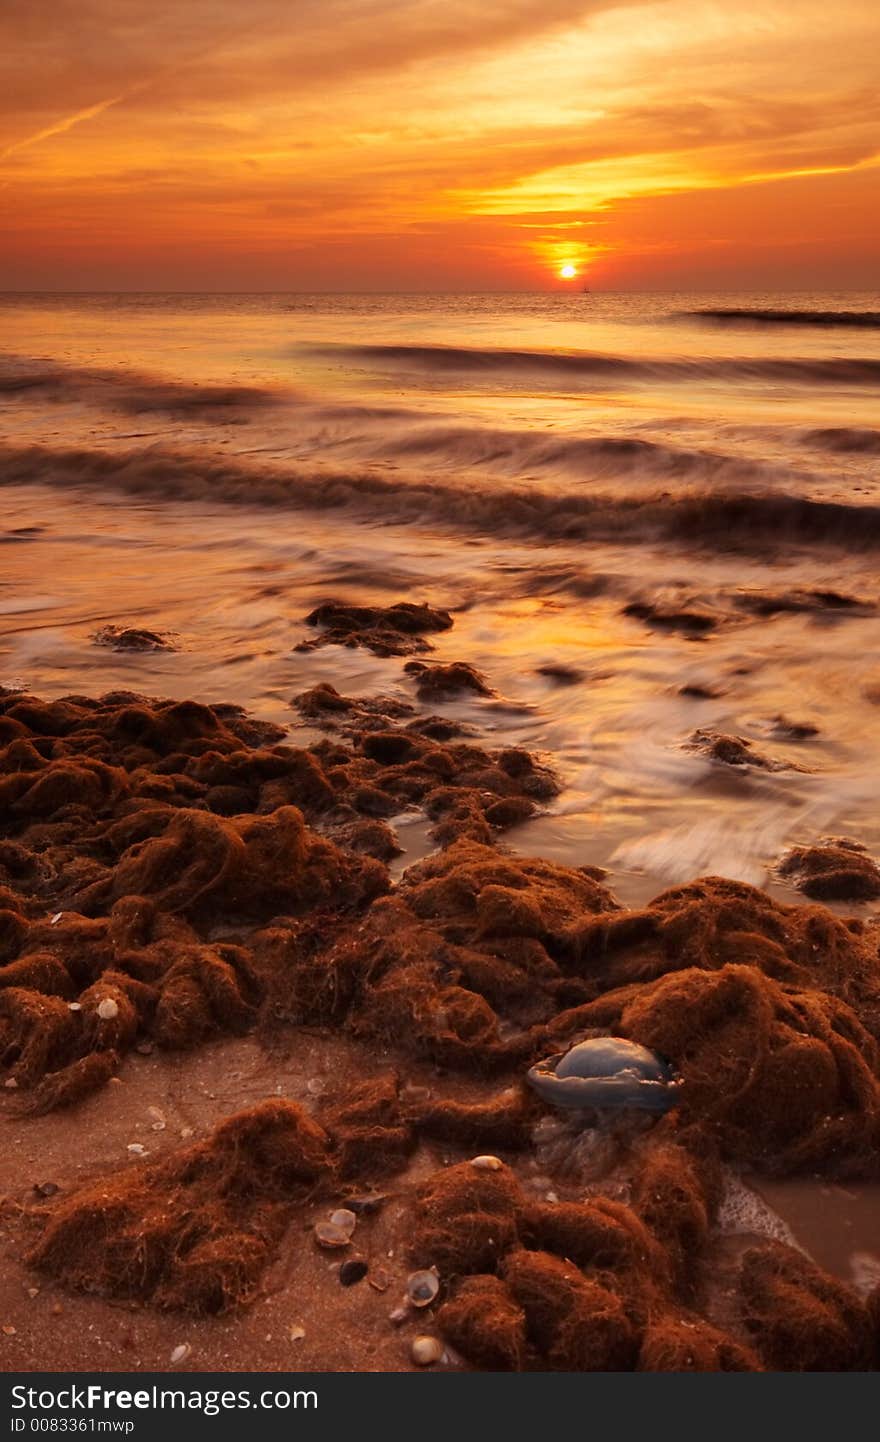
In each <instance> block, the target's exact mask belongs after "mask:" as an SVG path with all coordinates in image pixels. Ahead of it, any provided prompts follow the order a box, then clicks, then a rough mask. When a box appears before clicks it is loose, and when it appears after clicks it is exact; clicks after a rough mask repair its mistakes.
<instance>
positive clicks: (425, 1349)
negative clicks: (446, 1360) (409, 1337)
mask: <svg viewBox="0 0 880 1442" xmlns="http://www.w3.org/2000/svg"><path fill="white" fill-rule="evenodd" d="M410 1356H411V1357H412V1359H413V1361H414V1362H415V1364H416V1366H417V1367H432V1366H433V1365H434V1363H435V1362H439V1361H440V1359H441V1357H442V1356H443V1344H442V1342H438V1340H437V1338H436V1337H427V1336H426V1337H414V1338H413V1342H412V1346H411V1347H410Z"/></svg>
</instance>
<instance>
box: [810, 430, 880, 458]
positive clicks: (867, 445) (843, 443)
mask: <svg viewBox="0 0 880 1442" xmlns="http://www.w3.org/2000/svg"><path fill="white" fill-rule="evenodd" d="M801 440H802V441H803V442H804V444H805V445H808V446H817V447H818V448H819V450H823V451H834V452H843V453H848V452H851V451H852V452H858V453H861V454H863V455H880V431H872V430H871V429H870V428H869V427H860V426H823V427H822V428H821V429H819V430H813V431H805V432H804V433H803V435H802V436H801Z"/></svg>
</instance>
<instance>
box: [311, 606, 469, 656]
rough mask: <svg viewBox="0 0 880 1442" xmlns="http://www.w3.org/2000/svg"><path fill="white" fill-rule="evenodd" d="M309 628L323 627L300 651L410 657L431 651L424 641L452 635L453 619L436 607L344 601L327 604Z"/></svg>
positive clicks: (313, 615) (313, 616)
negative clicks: (351, 649)
mask: <svg viewBox="0 0 880 1442" xmlns="http://www.w3.org/2000/svg"><path fill="white" fill-rule="evenodd" d="M306 625H307V626H320V627H321V633H320V635H318V636H316V637H315V638H314V639H313V640H309V641H301V642H300V643H299V645H298V646H297V647H296V650H297V651H314V650H315V649H316V648H317V647H318V646H365V647H366V648H367V649H368V650H369V651H373V652H374V653H375V654H376V655H377V656H410V655H413V654H414V653H416V652H418V651H430V650H431V649H432V648H431V644H430V642H428V641H426V640H425V639H424V638H425V636H426V635H429V634H431V633H432V632H436V631H448V630H450V629H451V627H452V617H451V616H450V614H449V612H448V611H440V610H437V609H435V608H434V607H433V606H428V605H425V604H422V605H418V606H417V605H413V604H412V602H410V601H398V602H397V603H396V604H395V605H393V606H352V605H348V604H347V603H346V602H344V601H325V602H324V604H323V605H321V606H316V607H315V609H314V611H310V612H309V614H308V616H306Z"/></svg>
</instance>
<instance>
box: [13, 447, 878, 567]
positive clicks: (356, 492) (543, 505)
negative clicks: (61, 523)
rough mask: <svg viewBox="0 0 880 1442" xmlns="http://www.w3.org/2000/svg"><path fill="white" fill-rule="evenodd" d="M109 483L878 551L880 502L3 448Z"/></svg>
mask: <svg viewBox="0 0 880 1442" xmlns="http://www.w3.org/2000/svg"><path fill="white" fill-rule="evenodd" d="M33 483H42V484H48V485H53V486H65V487H70V486H72V487H77V486H84V487H93V486H97V487H112V488H113V489H114V490H116V491H122V492H124V493H127V494H136V495H140V494H147V495H151V496H155V497H160V498H163V499H166V500H170V501H202V502H210V503H216V502H226V503H229V504H243V505H251V506H254V505H270V506H274V507H289V508H290V509H294V510H295V509H304V510H312V511H335V510H340V509H343V508H344V509H347V510H348V511H349V512H350V513H351V515H352V517H353V518H354V519H359V520H368V521H371V522H381V523H384V524H415V525H422V526H424V525H437V526H440V527H442V528H444V529H448V530H454V531H459V532H461V531H464V532H466V533H467V534H469V535H474V534H476V535H508V536H511V537H517V538H520V539H525V540H532V541H535V542H541V543H551V542H554V541H556V542H584V543H590V542H614V543H616V544H627V543H631V544H638V543H660V544H664V543H666V544H670V543H672V544H674V543H686V544H688V545H689V546H701V545H702V546H707V547H711V548H713V549H715V550H731V551H743V552H747V553H750V554H757V555H765V554H767V553H768V552H770V553H775V552H778V550H779V549H780V547H783V546H785V545H790V546H793V545H801V546H809V547H823V548H827V547H834V546H842V547H846V548H848V549H849V550H851V551H873V550H876V549H880V506H878V505H867V504H866V505H848V504H846V503H844V502H839V501H823V500H814V499H808V498H806V497H802V496H797V495H792V494H787V493H785V492H778V491H777V492H761V493H755V492H749V491H743V490H736V489H728V490H711V491H706V490H694V491H686V492H682V493H681V494H680V495H677V496H676V495H670V494H669V493H668V492H654V493H652V494H641V495H632V494H626V495H608V494H604V495H603V494H596V493H594V492H590V493H589V494H586V493H585V492H584V491H583V489H578V490H576V491H572V490H565V489H562V488H560V487H555V488H554V489H553V490H544V489H541V488H539V487H533V488H530V487H528V486H524V485H492V486H485V487H477V486H475V485H473V484H456V483H455V482H454V481H453V480H446V479H438V478H437V477H430V478H429V477H425V476H414V477H412V478H406V477H404V476H402V475H400V474H394V475H390V474H388V473H387V472H371V471H362V472H359V473H358V472H342V471H330V470H327V469H324V470H318V469H315V470H313V471H306V470H303V469H293V468H291V467H290V466H286V467H285V466H281V465H274V466H270V465H265V464H262V465H261V464H257V463H247V462H245V461H243V460H241V459H238V458H231V457H230V458H226V457H224V456H221V455H217V454H211V453H207V452H199V453H194V452H192V451H183V450H172V449H168V448H164V447H158V446H155V447H147V448H140V449H134V450H129V451H124V452H115V451H107V450H99V449H94V448H88V447H79V448H73V447H71V448H67V449H61V448H52V447H49V446H25V447H14V446H6V447H0V484H4V485H10V484H33Z"/></svg>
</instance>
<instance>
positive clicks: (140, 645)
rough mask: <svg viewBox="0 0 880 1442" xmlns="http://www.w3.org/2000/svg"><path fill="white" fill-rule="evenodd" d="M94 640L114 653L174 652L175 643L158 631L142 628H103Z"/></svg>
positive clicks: (97, 632)
mask: <svg viewBox="0 0 880 1442" xmlns="http://www.w3.org/2000/svg"><path fill="white" fill-rule="evenodd" d="M92 640H93V641H94V642H95V644H96V645H97V646H109V647H110V648H111V649H112V650H114V651H173V650H174V642H173V641H171V640H170V639H169V637H168V636H163V635H161V634H160V632H158V631H148V630H146V629H145V628H143V627H140V626H102V627H101V629H100V631H96V632H95V634H94V636H93V637H92Z"/></svg>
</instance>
